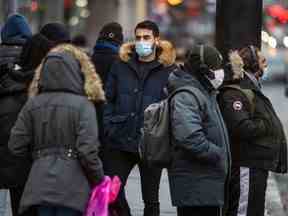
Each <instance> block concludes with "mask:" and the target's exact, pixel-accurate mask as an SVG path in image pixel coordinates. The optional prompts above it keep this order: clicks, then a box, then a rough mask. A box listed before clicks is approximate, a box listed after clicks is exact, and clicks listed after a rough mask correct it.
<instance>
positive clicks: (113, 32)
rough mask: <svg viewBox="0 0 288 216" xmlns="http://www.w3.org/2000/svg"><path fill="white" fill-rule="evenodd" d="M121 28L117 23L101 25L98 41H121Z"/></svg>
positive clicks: (118, 42)
mask: <svg viewBox="0 0 288 216" xmlns="http://www.w3.org/2000/svg"><path fill="white" fill-rule="evenodd" d="M123 38H124V36H123V29H122V26H121V25H120V24H119V23H116V22H111V23H108V24H106V25H104V26H103V28H102V29H101V31H100V33H99V37H98V41H99V40H104V41H111V42H114V43H116V44H118V45H121V44H122V43H123Z"/></svg>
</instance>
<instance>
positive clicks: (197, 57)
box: [185, 45, 223, 71]
mask: <svg viewBox="0 0 288 216" xmlns="http://www.w3.org/2000/svg"><path fill="white" fill-rule="evenodd" d="M201 49H202V54H201ZM201 55H202V57H201ZM201 58H202V60H201ZM222 62H223V58H222V55H221V54H220V52H219V51H218V50H217V49H216V48H215V47H212V46H208V45H196V46H194V47H192V48H191V49H190V50H189V51H188V53H187V55H186V60H185V64H186V66H188V67H189V68H191V69H193V70H194V71H195V70H198V69H199V68H200V66H201V64H202V65H203V64H204V65H206V66H207V67H208V68H209V69H219V68H220V67H221V66H222Z"/></svg>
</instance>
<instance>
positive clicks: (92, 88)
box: [29, 44, 105, 103]
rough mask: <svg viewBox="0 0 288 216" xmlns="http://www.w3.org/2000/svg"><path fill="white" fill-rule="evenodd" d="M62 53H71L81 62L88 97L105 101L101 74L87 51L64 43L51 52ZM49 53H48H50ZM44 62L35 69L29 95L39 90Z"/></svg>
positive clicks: (97, 100) (93, 100)
mask: <svg viewBox="0 0 288 216" xmlns="http://www.w3.org/2000/svg"><path fill="white" fill-rule="evenodd" d="M53 52H57V53H61V52H66V53H69V54H71V55H72V56H73V57H74V58H75V59H77V60H78V62H79V63H80V67H81V71H82V73H83V74H84V77H85V83H84V90H85V93H86V95H87V97H88V99H89V100H90V101H92V102H94V103H96V102H97V103H98V102H104V101H105V93H104V90H103V85H102V81H101V79H100V77H99V75H98V74H97V72H96V69H95V67H94V65H93V63H92V62H91V60H90V58H89V57H88V56H87V54H86V53H84V52H83V51H81V50H80V49H79V48H76V47H75V46H73V45H71V44H63V45H59V46H57V47H55V48H53V49H52V50H51V51H50V52H49V53H53ZM49 53H48V54H49ZM43 62H44V60H43V61H42V63H41V64H40V65H39V66H38V68H37V69H36V71H35V75H34V77H33V80H32V82H31V84H30V87H29V96H30V97H33V96H36V95H37V94H38V92H39V89H38V84H39V80H40V74H41V72H42V67H43Z"/></svg>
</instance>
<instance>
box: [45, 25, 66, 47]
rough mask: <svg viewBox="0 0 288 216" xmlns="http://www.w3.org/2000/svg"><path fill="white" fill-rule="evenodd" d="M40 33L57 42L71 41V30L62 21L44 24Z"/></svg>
mask: <svg viewBox="0 0 288 216" xmlns="http://www.w3.org/2000/svg"><path fill="white" fill-rule="evenodd" d="M40 33H41V34H42V35H44V36H45V37H46V38H47V39H48V40H50V41H52V42H54V43H55V44H61V43H70V42H71V37H70V33H69V31H68V30H67V28H66V27H65V25H63V24H61V23H48V24H46V25H45V26H43V28H42V29H41V30H40Z"/></svg>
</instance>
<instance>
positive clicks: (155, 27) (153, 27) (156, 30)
mask: <svg viewBox="0 0 288 216" xmlns="http://www.w3.org/2000/svg"><path fill="white" fill-rule="evenodd" d="M137 29H149V30H151V31H152V32H153V35H154V37H159V35H160V32H159V27H158V25H157V24H156V23H155V22H153V21H150V20H145V21H142V22H140V23H138V24H137V25H136V27H135V33H136V30H137Z"/></svg>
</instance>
